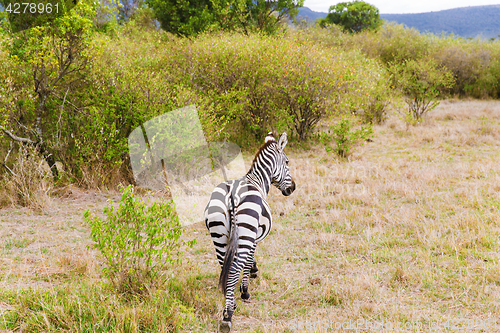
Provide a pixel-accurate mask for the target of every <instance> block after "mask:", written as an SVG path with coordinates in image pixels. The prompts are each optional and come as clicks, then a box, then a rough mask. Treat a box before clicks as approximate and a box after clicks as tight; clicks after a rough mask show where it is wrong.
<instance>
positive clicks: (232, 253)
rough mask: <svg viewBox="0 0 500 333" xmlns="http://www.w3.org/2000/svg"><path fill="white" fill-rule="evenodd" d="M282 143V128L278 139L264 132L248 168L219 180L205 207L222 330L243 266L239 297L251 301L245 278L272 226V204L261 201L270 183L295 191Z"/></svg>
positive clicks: (252, 272) (230, 312)
mask: <svg viewBox="0 0 500 333" xmlns="http://www.w3.org/2000/svg"><path fill="white" fill-rule="evenodd" d="M287 143H288V140H287V135H286V133H283V134H282V135H281V136H280V138H279V139H278V141H276V139H275V138H274V136H273V133H272V132H270V133H268V134H267V136H266V138H265V143H264V144H263V145H262V146H261V147H260V149H259V150H258V152H257V154H256V155H255V158H254V159H253V162H252V166H251V167H250V170H249V171H248V173H247V174H246V175H245V176H243V177H241V178H239V179H236V180H229V181H225V182H223V183H221V184H219V185H218V186H217V187H216V188H215V189H214V191H213V192H212V195H211V197H210V200H209V202H208V204H207V206H206V208H205V213H204V215H205V225H206V227H207V229H208V231H209V232H210V236H211V237H212V241H213V243H214V245H215V252H216V256H217V260H218V261H219V264H220V266H221V268H222V271H221V274H220V278H219V288H220V289H221V290H222V291H223V293H224V295H225V298H226V303H225V308H224V312H223V320H222V322H221V323H220V331H221V332H229V331H230V330H231V318H232V316H233V313H234V310H235V309H236V301H235V297H234V291H235V286H236V283H237V282H238V280H239V276H240V272H241V271H242V270H243V279H242V282H241V286H240V292H241V298H242V299H243V300H244V301H247V302H248V301H250V294H249V293H248V278H249V275H250V277H252V278H253V277H257V274H258V268H257V263H256V262H255V258H254V254H255V248H256V245H257V243H259V242H260V241H262V240H263V239H264V238H265V237H266V236H267V235H268V234H269V232H270V230H271V226H272V217H271V209H270V208H269V205H268V203H267V201H266V198H267V195H268V193H269V189H270V187H271V184H272V185H274V186H276V187H277V188H278V189H279V190H280V191H281V193H282V194H283V195H285V196H289V195H290V194H292V192H293V191H294V190H295V182H294V180H293V179H292V176H291V174H290V169H289V167H288V157H287V156H286V155H285V153H284V152H283V149H284V148H285V146H286V144H287Z"/></svg>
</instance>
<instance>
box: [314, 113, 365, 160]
mask: <svg viewBox="0 0 500 333" xmlns="http://www.w3.org/2000/svg"><path fill="white" fill-rule="evenodd" d="M372 134H373V129H372V127H371V125H369V124H368V125H362V124H361V122H360V120H359V119H358V118H357V117H355V116H352V115H343V116H341V117H340V118H339V119H338V120H337V121H336V122H335V123H334V124H332V125H330V129H329V130H328V131H327V132H322V133H320V134H319V138H320V141H321V143H322V144H323V145H324V147H325V150H326V152H327V153H330V152H332V151H334V152H335V153H336V154H337V155H338V156H340V157H343V158H347V157H349V155H351V154H352V152H353V151H354V150H355V146H356V144H358V143H359V142H360V141H361V140H366V139H368V137H369V136H370V135H372ZM332 143H333V144H334V146H335V147H334V148H332V147H331V144H332Z"/></svg>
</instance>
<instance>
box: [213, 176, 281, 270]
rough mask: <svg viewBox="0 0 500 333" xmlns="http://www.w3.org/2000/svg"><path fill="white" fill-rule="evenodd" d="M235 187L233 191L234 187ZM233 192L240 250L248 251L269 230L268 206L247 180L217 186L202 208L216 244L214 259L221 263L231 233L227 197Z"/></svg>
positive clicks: (242, 179)
mask: <svg viewBox="0 0 500 333" xmlns="http://www.w3.org/2000/svg"><path fill="white" fill-rule="evenodd" d="M235 184H236V186H237V187H236V189H234V191H233V188H234V186H235ZM231 192H233V193H234V197H233V200H234V205H235V210H234V212H235V218H236V225H237V227H238V230H239V233H238V234H239V239H240V242H239V246H238V247H239V248H241V249H245V248H250V247H251V246H252V245H253V243H258V242H260V241H262V240H263V239H264V238H265V237H266V236H267V235H268V234H269V231H270V229H271V224H272V218H271V211H270V208H269V205H268V203H267V202H266V200H265V199H264V198H263V195H262V193H261V192H260V191H259V189H258V188H257V187H256V186H255V185H253V184H251V183H249V182H248V181H247V179H246V177H242V178H240V179H238V180H229V181H227V182H223V183H221V184H219V185H218V186H217V187H216V188H215V189H214V191H213V192H212V195H211V197H210V200H209V202H208V204H207V207H206V208H205V225H206V227H207V229H208V230H209V232H210V236H211V237H212V240H213V242H214V245H215V251H216V253H217V259H218V260H219V262H220V263H222V261H223V259H224V255H225V253H226V250H227V244H228V241H229V234H230V230H231V229H230V225H231V221H230V214H229V207H230V205H231V204H230V202H231V201H230V200H231V199H230V194H231Z"/></svg>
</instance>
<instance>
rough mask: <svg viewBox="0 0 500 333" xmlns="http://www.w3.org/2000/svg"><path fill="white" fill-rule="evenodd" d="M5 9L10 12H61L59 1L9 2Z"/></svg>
mask: <svg viewBox="0 0 500 333" xmlns="http://www.w3.org/2000/svg"><path fill="white" fill-rule="evenodd" d="M5 11H6V12H8V13H10V14H28V13H31V14H36V13H38V14H51V13H56V14H58V13H59V3H55V4H51V3H36V2H22V3H19V2H18V3H9V4H8V5H7V8H5Z"/></svg>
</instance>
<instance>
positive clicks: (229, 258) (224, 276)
mask: <svg viewBox="0 0 500 333" xmlns="http://www.w3.org/2000/svg"><path fill="white" fill-rule="evenodd" d="M232 199H233V198H231V201H232V206H233V207H232V212H231V211H230V212H229V218H230V220H231V231H230V232H229V241H228V243H227V250H226V255H225V256H224V263H223V264H222V271H221V272H220V277H219V288H220V289H221V290H222V292H223V293H224V292H225V290H226V287H227V280H228V279H229V271H230V270H231V266H232V264H233V261H234V257H235V256H236V252H237V250H238V228H237V227H236V214H235V209H234V201H233V200H232Z"/></svg>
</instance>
